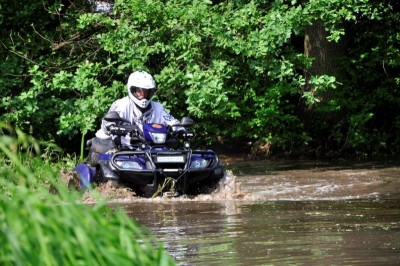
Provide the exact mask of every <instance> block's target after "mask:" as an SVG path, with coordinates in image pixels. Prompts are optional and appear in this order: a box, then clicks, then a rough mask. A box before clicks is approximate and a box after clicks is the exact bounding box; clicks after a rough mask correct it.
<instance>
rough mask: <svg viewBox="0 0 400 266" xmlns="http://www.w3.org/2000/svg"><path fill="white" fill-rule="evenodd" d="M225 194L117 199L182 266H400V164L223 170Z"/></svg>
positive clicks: (242, 165) (265, 164)
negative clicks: (293, 265) (398, 265)
mask: <svg viewBox="0 0 400 266" xmlns="http://www.w3.org/2000/svg"><path fill="white" fill-rule="evenodd" d="M225 168H226V169H227V174H226V177H225V179H224V182H223V183H222V184H221V186H220V188H219V190H218V191H216V192H215V193H214V194H212V195H200V196H197V197H195V198H190V199H188V198H157V199H141V198H135V197H125V198H120V199H117V200H115V201H113V202H114V203H115V204H117V205H118V206H122V207H123V208H124V209H125V210H126V212H127V213H128V215H129V216H130V217H132V219H135V220H137V221H139V222H140V223H141V224H143V225H145V226H146V227H148V228H149V229H150V230H151V231H152V232H153V233H154V234H155V235H156V236H157V237H158V239H159V240H160V241H161V242H162V243H163V245H164V247H165V248H166V250H167V251H168V252H169V254H171V256H173V257H174V258H175V260H176V262H177V264H178V265H207V266H208V265H287V264H296V265H310V264H313V265H315V264H316V265H339V264H340V265H342V264H343V265H393V264H399V263H400V163H396V162H391V163H388V162H349V163H346V162H316V161H262V162H254V161H241V162H233V163H225Z"/></svg>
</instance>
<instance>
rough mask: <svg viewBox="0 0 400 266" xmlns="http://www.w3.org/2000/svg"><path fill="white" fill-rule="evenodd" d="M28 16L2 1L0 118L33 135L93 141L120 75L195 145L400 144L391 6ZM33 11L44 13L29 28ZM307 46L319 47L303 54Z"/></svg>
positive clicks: (259, 5)
mask: <svg viewBox="0 0 400 266" xmlns="http://www.w3.org/2000/svg"><path fill="white" fill-rule="evenodd" d="M10 3H12V4H10ZM19 5H20V4H19ZM26 6H28V7H29V8H27V9H26V12H25V13H24V14H20V13H18V12H16V11H17V10H19V8H20V6H18V4H17V3H16V2H9V3H7V5H5V4H2V10H11V11H7V12H8V13H7V14H9V15H10V14H14V13H13V12H16V14H15V15H10V16H7V19H5V18H6V16H4V15H3V16H2V22H1V23H2V25H8V27H4V29H5V30H3V31H2V40H3V48H2V49H3V52H2V56H3V57H6V59H7V60H8V62H9V63H10V62H13V63H12V64H14V65H12V66H13V67H12V68H11V69H9V70H8V69H7V68H6V67H4V65H2V67H0V70H1V71H2V72H3V73H5V74H6V75H5V78H1V79H0V82H2V84H6V86H4V87H3V88H2V90H3V95H4V97H3V101H2V105H1V106H2V107H1V108H2V110H3V113H4V114H3V119H5V120H6V121H10V122H12V123H14V124H17V125H18V126H19V127H21V128H24V127H25V128H29V127H30V128H31V132H32V133H33V134H34V135H35V136H38V137H41V138H53V139H57V138H58V136H66V137H69V138H75V137H77V136H79V135H82V136H84V135H85V134H87V135H90V134H92V133H93V130H94V129H95V128H96V126H97V125H98V123H99V120H100V117H101V116H102V115H103V114H104V113H105V112H106V110H107V108H108V106H109V104H110V103H111V102H112V101H113V100H114V99H116V98H117V97H121V96H122V95H125V94H126V92H125V91H126V88H125V82H126V78H127V76H128V75H129V73H130V72H131V71H132V70H134V69H144V70H147V71H149V72H151V73H153V74H154V75H155V78H156V80H157V83H158V85H159V93H158V95H156V97H157V98H158V100H159V101H161V102H163V103H164V104H165V105H166V106H167V107H168V108H169V109H170V111H171V112H172V113H173V114H174V115H175V116H176V117H180V116H183V115H190V116H192V117H193V118H195V120H196V121H197V122H198V123H199V125H200V126H199V129H200V128H201V130H202V131H201V134H199V136H200V137H202V138H203V140H205V141H209V142H211V141H212V140H215V139H216V136H223V137H224V138H225V139H227V140H238V139H246V140H254V141H258V142H259V143H261V145H260V147H264V148H265V147H267V148H266V149H264V150H263V152H264V153H265V152H267V153H268V152H274V153H276V152H279V151H289V152H291V153H298V152H304V151H307V150H313V149H316V150H322V151H325V152H327V151H329V150H335V151H359V152H361V153H372V152H374V151H378V150H379V149H381V150H379V151H386V152H387V151H391V150H393V149H395V147H398V145H399V136H398V134H397V133H396V132H398V130H397V128H398V126H399V118H398V114H399V112H398V109H397V108H398V107H397V106H398V102H397V101H398V100H397V99H399V97H398V95H397V94H398V92H397V89H396V88H397V87H398V84H399V75H398V68H399V65H398V64H399V63H398V62H399V60H398V55H399V53H398V49H399V47H398V45H397V44H398V41H399V36H398V32H399V29H398V25H399V23H398V22H399V21H398V20H399V19H398V13H399V7H398V4H397V3H392V2H378V1H371V0H357V1H352V2H348V1H344V0H334V1H328V0H313V1H296V0H292V1H284V0H270V1H258V0H253V1H227V2H226V1H214V2H211V1H202V0H197V1H182V0H171V1H159V0H146V1H138V0H124V1H122V0H116V1H115V2H114V7H113V10H112V11H111V12H107V13H95V12H93V9H91V7H90V6H89V2H86V1H74V2H71V1H56V2H50V1H49V2H45V1H43V2H42V3H41V4H27V5H26ZM4 7H6V8H4ZM37 10H40V12H43V13H46V15H45V16H43V17H42V20H43V21H41V22H40V23H39V24H36V21H35V19H34V18H35V12H36V13H37ZM2 14H6V13H5V12H3V11H2ZM21 16H23V17H24V18H25V17H26V20H25V22H26V24H25V25H24V27H21V29H22V30H17V28H14V27H13V26H12V25H13V23H12V20H13V19H17V18H18V17H21ZM32 25H33V26H34V27H35V30H34V31H32V27H33V26H32ZM46 25H47V27H46ZM49 25H51V27H50V26H49ZM317 27H318V28H317ZM317 29H319V31H317ZM10 34H11V35H10ZM9 36H12V38H10V37H9ZM17 36H22V37H18V38H17ZM305 38H308V41H309V42H308V43H309V44H315V43H317V42H316V40H318V39H317V38H319V41H323V43H324V44H325V45H323V46H319V47H318V46H317V47H315V46H314V47H313V50H312V51H311V52H310V50H309V49H308V48H309V47H307V46H306V47H304V46H303V40H304V39H305ZM28 39H29V40H35V42H34V45H32V46H30V45H29V43H30V42H27V40H28ZM332 47H333V48H335V49H336V50H334V51H335V55H333V52H332V51H333V50H332V49H331V48H332ZM4 49H7V50H4ZM10 55H11V56H10ZM319 55H326V56H325V57H324V58H323V57H322V56H319ZM9 56H10V57H9ZM323 59H324V60H325V61H324V60H323ZM3 61H4V60H3ZM21 62H22V64H21ZM28 70H29V71H28ZM13 71H16V73H17V72H18V73H21V75H23V79H22V78H16V77H15V76H13V75H14V74H12V73H14V72H13ZM371 96H374V97H373V98H371ZM388 105H389V106H390V111H391V112H390V115H387V113H385V107H387V106H388ZM49 128H50V130H49ZM391 144H395V145H394V146H393V145H391Z"/></svg>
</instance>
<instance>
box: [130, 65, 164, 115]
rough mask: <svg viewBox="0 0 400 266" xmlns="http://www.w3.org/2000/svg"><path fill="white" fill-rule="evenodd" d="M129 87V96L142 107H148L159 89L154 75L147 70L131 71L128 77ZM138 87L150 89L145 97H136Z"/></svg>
mask: <svg viewBox="0 0 400 266" xmlns="http://www.w3.org/2000/svg"><path fill="white" fill-rule="evenodd" d="M127 87H128V95H129V98H131V100H132V101H133V102H134V103H135V104H136V105H137V106H139V107H140V108H146V107H147V106H148V105H149V103H150V99H151V97H152V96H153V94H154V92H155V91H156V90H157V87H156V82H155V81H154V79H153V77H152V76H151V75H150V74H149V73H147V72H145V71H135V72H133V73H131V74H130V75H129V78H128V83H127ZM137 88H141V89H144V90H150V91H149V94H148V95H147V97H146V98H145V99H141V100H139V99H138V98H136V96H135V90H136V89H137Z"/></svg>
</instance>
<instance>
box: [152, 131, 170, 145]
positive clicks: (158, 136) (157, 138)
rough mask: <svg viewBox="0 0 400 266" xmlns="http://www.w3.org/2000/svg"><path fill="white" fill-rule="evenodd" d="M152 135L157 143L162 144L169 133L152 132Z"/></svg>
mask: <svg viewBox="0 0 400 266" xmlns="http://www.w3.org/2000/svg"><path fill="white" fill-rule="evenodd" d="M150 135H151V138H152V139H153V142H154V143H156V144H162V143H164V142H165V140H166V139H167V134H165V133H155V132H150Z"/></svg>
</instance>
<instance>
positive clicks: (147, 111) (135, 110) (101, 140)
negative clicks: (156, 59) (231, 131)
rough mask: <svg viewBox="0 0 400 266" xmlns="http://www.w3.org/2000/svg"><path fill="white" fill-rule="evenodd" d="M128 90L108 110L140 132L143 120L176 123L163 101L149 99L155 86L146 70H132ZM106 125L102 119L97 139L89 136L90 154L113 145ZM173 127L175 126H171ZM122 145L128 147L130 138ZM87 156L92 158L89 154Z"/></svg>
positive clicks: (123, 140)
mask: <svg viewBox="0 0 400 266" xmlns="http://www.w3.org/2000/svg"><path fill="white" fill-rule="evenodd" d="M127 89H128V96H126V97H124V98H121V99H118V100H116V101H115V102H114V103H113V104H112V105H111V107H110V109H109V111H108V112H111V111H116V112H118V114H119V115H120V117H121V118H124V119H126V120H128V121H129V122H131V124H132V125H136V126H137V128H138V130H139V131H141V132H143V124H144V123H157V124H164V125H170V126H173V125H174V124H176V123H179V121H178V120H176V119H175V118H174V117H173V116H172V115H170V114H169V113H168V112H167V111H166V110H165V109H164V107H163V106H162V104H160V103H158V102H155V101H153V100H151V97H152V96H153V94H154V93H155V92H156V90H157V86H156V82H155V81H154V79H153V77H152V76H151V75H150V74H149V73H147V72H145V71H135V72H133V73H131V74H130V75H129V78H128V83H127ZM109 124H110V122H107V121H105V120H104V119H103V120H102V123H101V128H100V129H99V130H98V131H97V132H96V138H94V139H92V145H91V153H96V154H98V153H99V152H106V151H107V150H109V149H112V148H113V147H114V144H113V141H112V139H111V135H110V132H109V130H108V129H107V126H108V125H109ZM173 129H175V128H174V127H173ZM122 144H123V145H125V146H130V137H128V136H126V137H123V138H122ZM89 159H91V158H90V157H89ZM91 161H92V160H91Z"/></svg>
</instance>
